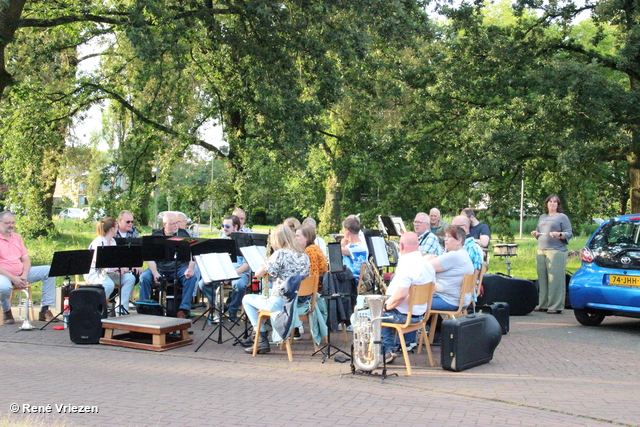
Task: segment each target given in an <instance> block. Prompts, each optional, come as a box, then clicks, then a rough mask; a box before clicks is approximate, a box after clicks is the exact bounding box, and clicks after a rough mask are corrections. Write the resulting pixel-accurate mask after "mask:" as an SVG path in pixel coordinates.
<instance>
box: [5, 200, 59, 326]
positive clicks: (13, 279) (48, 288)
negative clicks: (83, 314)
mask: <svg viewBox="0 0 640 427" xmlns="http://www.w3.org/2000/svg"><path fill="white" fill-rule="evenodd" d="M15 228H16V219H15V217H14V216H13V214H12V213H11V212H7V211H5V212H1V213H0V303H2V312H3V316H4V321H5V323H6V324H8V325H12V324H14V323H15V320H14V319H13V315H12V314H11V292H12V291H13V289H24V288H26V287H27V284H29V283H35V282H39V281H42V299H41V305H42V308H41V309H40V315H39V316H38V320H40V321H46V322H48V321H50V320H52V319H53V318H54V316H53V314H52V313H51V310H49V306H50V305H53V304H55V302H56V289H55V287H56V279H55V278H54V277H49V266H48V265H41V266H37V267H32V266H31V259H30V258H29V254H28V253H27V249H26V248H25V246H24V243H23V241H22V237H20V235H19V234H17V233H14V232H13V230H14V229H15ZM32 320H35V319H32Z"/></svg>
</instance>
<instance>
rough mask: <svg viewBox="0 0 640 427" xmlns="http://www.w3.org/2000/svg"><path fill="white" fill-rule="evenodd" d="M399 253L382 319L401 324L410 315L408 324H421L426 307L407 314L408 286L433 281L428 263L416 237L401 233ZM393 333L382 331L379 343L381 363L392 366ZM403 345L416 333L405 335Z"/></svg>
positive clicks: (416, 307)
mask: <svg viewBox="0 0 640 427" xmlns="http://www.w3.org/2000/svg"><path fill="white" fill-rule="evenodd" d="M398 247H399V249H400V255H401V256H400V259H399V260H398V266H397V268H396V274H395V275H394V276H393V279H392V280H391V283H390V284H389V287H388V288H387V295H390V296H391V297H390V298H389V299H388V300H387V301H386V302H385V304H384V313H383V314H382V315H383V316H384V317H390V318H388V319H384V322H387V323H405V322H406V321H407V316H408V315H409V314H410V315H411V323H416V322H419V321H421V320H422V316H423V315H424V313H425V312H426V311H427V305H426V304H424V305H419V306H414V307H413V311H412V312H411V313H408V311H409V300H408V298H409V289H410V288H411V285H424V284H426V283H430V282H433V281H435V275H436V274H435V270H434V269H433V266H432V265H431V264H430V263H429V261H428V260H426V259H423V258H422V254H421V253H420V251H419V245H418V236H417V235H416V233H411V232H408V233H404V234H403V235H402V237H400V243H399V244H398ZM394 337H395V330H394V329H392V328H383V329H382V343H383V346H384V352H385V359H386V361H387V363H392V362H393V361H394V360H395V358H396V354H395V347H396V343H395V342H394ZM404 338H405V342H406V343H412V342H415V340H416V332H415V331H414V332H410V333H408V334H405V337H404Z"/></svg>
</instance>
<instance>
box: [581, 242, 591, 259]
mask: <svg viewBox="0 0 640 427" xmlns="http://www.w3.org/2000/svg"><path fill="white" fill-rule="evenodd" d="M580 259H582V261H583V262H593V252H591V249H589V248H588V247H586V246H585V247H584V248H582V250H581V251H580Z"/></svg>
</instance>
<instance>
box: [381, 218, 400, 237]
mask: <svg viewBox="0 0 640 427" xmlns="http://www.w3.org/2000/svg"><path fill="white" fill-rule="evenodd" d="M378 226H379V227H380V231H382V232H383V233H384V234H386V235H387V236H389V237H391V236H399V235H400V234H399V233H398V230H397V229H396V225H395V223H394V222H393V219H391V217H390V216H386V215H378Z"/></svg>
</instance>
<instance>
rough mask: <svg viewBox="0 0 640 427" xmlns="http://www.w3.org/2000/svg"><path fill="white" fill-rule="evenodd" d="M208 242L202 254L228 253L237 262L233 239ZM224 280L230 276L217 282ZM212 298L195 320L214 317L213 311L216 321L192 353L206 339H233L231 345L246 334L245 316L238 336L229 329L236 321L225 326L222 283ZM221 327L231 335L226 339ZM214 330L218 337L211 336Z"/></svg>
mask: <svg viewBox="0 0 640 427" xmlns="http://www.w3.org/2000/svg"><path fill="white" fill-rule="evenodd" d="M210 242H211V243H210V244H209V246H208V247H207V250H208V252H204V253H203V254H205V253H222V254H228V255H229V257H230V259H231V261H232V262H237V261H238V247H237V243H236V241H235V240H234V239H210ZM225 280H231V278H227V279H223V280H220V281H219V282H223V281H225ZM212 286H213V285H212ZM218 292H219V293H218ZM219 295H220V298H218V296H219ZM212 299H213V301H209V303H210V306H209V308H208V309H207V310H206V311H205V312H204V313H202V314H201V315H200V317H198V319H196V321H198V320H199V319H201V318H202V317H204V316H207V317H206V318H207V319H208V318H210V317H211V318H213V317H214V313H217V314H216V315H217V316H218V323H217V324H216V325H215V326H214V328H213V329H212V330H211V332H209V335H207V337H206V338H205V339H204V340H203V341H202V342H201V343H200V345H199V346H198V347H197V348H196V349H195V351H194V353H196V352H197V351H198V350H200V347H202V346H203V345H204V343H205V342H207V341H213V342H215V343H217V344H223V343H225V342H227V341H231V340H235V342H234V343H233V345H236V344H238V343H240V342H241V338H242V337H245V338H246V336H248V328H247V323H246V318H245V327H244V332H243V333H242V334H241V335H240V336H236V335H235V334H234V333H233V332H232V331H231V329H233V327H234V326H236V325H237V324H238V321H236V322H235V323H234V324H233V325H231V327H230V328H229V327H227V325H226V323H225V318H227V319H228V316H227V315H226V314H225V312H224V284H222V283H220V285H219V286H218V289H212ZM216 302H218V303H217V304H216ZM194 323H195V322H194ZM206 326H207V324H206V323H205V324H204V325H202V330H203V331H204V328H205V327H206ZM223 329H224V330H226V331H227V332H228V333H229V335H231V337H229V338H227V339H226V340H223V339H222V330H223ZM216 331H217V332H218V338H217V339H213V338H211V337H212V336H213V334H214V333H216Z"/></svg>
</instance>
